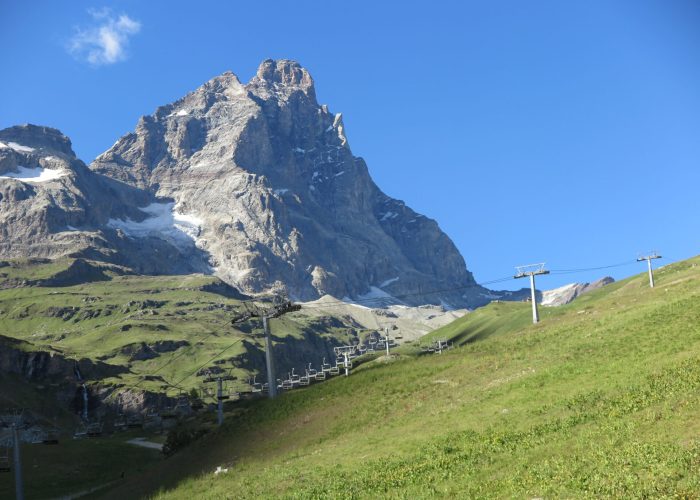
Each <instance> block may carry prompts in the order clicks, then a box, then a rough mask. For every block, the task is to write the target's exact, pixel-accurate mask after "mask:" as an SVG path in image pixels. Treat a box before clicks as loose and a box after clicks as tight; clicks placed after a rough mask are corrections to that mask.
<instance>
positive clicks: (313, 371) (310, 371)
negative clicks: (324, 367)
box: [306, 363, 316, 378]
mask: <svg viewBox="0 0 700 500" xmlns="http://www.w3.org/2000/svg"><path fill="white" fill-rule="evenodd" d="M306 375H308V377H309V378H311V377H315V376H316V368H311V363H309V369H308V370H306Z"/></svg>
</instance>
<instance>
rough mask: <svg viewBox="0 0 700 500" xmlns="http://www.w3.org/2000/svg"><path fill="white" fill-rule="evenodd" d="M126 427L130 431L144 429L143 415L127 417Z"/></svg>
mask: <svg viewBox="0 0 700 500" xmlns="http://www.w3.org/2000/svg"><path fill="white" fill-rule="evenodd" d="M126 427H127V428H128V429H139V428H142V427H143V418H142V417H141V415H129V416H128V417H126Z"/></svg>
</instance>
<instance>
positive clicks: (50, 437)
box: [41, 429, 59, 445]
mask: <svg viewBox="0 0 700 500" xmlns="http://www.w3.org/2000/svg"><path fill="white" fill-rule="evenodd" d="M58 434H59V433H58V430H57V429H50V430H48V431H46V434H45V435H44V439H43V440H42V441H41V444H46V445H54V444H58Z"/></svg>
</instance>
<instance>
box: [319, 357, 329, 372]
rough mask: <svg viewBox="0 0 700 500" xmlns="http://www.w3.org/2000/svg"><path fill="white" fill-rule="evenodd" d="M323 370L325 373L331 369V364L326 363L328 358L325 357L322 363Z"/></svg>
mask: <svg viewBox="0 0 700 500" xmlns="http://www.w3.org/2000/svg"><path fill="white" fill-rule="evenodd" d="M321 371H322V372H323V373H328V372H329V371H331V364H330V363H326V358H323V363H321Z"/></svg>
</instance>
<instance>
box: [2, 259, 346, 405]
mask: <svg viewBox="0 0 700 500" xmlns="http://www.w3.org/2000/svg"><path fill="white" fill-rule="evenodd" d="M74 262H75V261H74V260H72V259H63V260H60V261H50V262H46V263H38V264H37V263H30V262H12V263H11V265H7V266H4V267H0V334H2V335H6V336H9V337H13V338H17V339H21V340H23V341H26V342H28V344H26V345H25V346H24V347H23V348H28V349H43V350H49V349H50V350H53V351H56V352H59V353H61V354H62V355H63V356H65V357H67V358H71V359H81V358H89V359H92V360H99V361H102V362H104V363H107V364H109V365H115V366H122V367H128V372H127V373H123V374H121V375H119V376H113V377H105V378H103V379H102V382H103V383H107V384H110V383H114V384H120V385H124V386H126V387H129V386H135V385H137V384H138V387H139V388H141V389H146V390H151V391H154V392H162V391H164V390H167V391H168V392H169V393H170V394H171V395H173V394H177V392H178V390H177V389H175V388H167V387H166V388H165V389H164V382H163V381H162V380H144V378H143V376H145V375H150V374H153V373H157V374H158V376H160V377H162V378H163V379H164V380H165V381H166V382H169V383H173V382H176V381H178V380H181V379H183V378H184V377H186V376H187V375H189V374H192V373H193V372H195V371H196V370H197V368H198V367H200V366H202V365H203V364H206V363H207V361H208V360H210V359H212V358H214V357H215V356H216V355H217V354H218V353H221V352H222V351H224V352H223V354H221V355H220V356H219V357H218V359H220V360H231V359H232V358H234V357H236V356H239V355H241V354H245V353H246V350H245V347H244V344H243V343H242V342H239V343H236V344H235V345H232V344H233V343H234V342H235V341H236V340H243V339H245V340H247V342H249V343H250V344H252V345H255V346H258V347H261V346H262V343H261V339H260V338H258V336H257V335H251V334H252V333H260V330H261V325H259V324H257V323H255V322H251V323H249V324H248V325H247V326H248V327H249V328H248V329H247V330H246V331H241V330H239V329H237V328H234V327H233V326H232V325H231V323H230V322H231V318H232V317H233V316H234V315H235V313H236V312H237V311H241V310H243V307H242V305H241V301H240V300H238V299H236V298H231V297H228V296H225V295H222V294H221V293H219V292H220V291H221V290H222V289H225V285H223V284H222V282H221V281H220V280H219V279H218V278H215V277H213V276H204V275H183V276H136V275H120V273H118V272H114V271H113V270H110V269H109V268H107V269H106V270H104V271H100V272H99V273H97V274H104V278H101V280H98V281H89V282H86V283H78V284H74V285H72V286H55V285H52V283H51V281H50V280H51V279H53V278H54V277H55V276H61V275H62V274H65V272H66V270H67V269H69V268H70V267H71V266H72V265H73V264H74ZM115 269H116V268H115ZM116 271H119V270H118V269H116ZM47 280H48V281H47ZM47 283H48V284H47ZM258 323H259V322H258ZM311 323H312V320H311V319H310V318H307V317H305V316H304V315H303V314H294V315H289V316H288V317H286V318H284V319H282V320H278V321H276V322H275V325H274V331H273V334H274V335H275V336H276V337H279V338H280V341H281V342H285V341H286V340H289V339H299V338H301V336H302V335H303V333H304V332H308V331H315V330H314V329H313V325H311ZM322 333H323V334H325V335H331V336H336V337H339V338H345V337H346V333H347V332H346V329H345V328H332V327H324V332H322ZM168 341H173V342H185V343H186V344H181V345H180V347H179V348H177V349H176V350H168V351H167V352H160V353H158V354H156V355H155V357H152V359H142V358H141V357H140V356H139V354H138V353H139V349H141V344H142V343H146V344H149V345H154V344H157V343H160V344H163V343H165V342H168ZM150 356H153V354H152V353H151V354H150ZM310 361H319V360H310ZM222 366H223V367H225V368H233V364H232V363H231V362H230V361H229V362H227V363H225V364H224V365H222ZM247 368H248V369H246V368H243V367H241V366H238V367H236V368H233V372H232V373H233V374H234V375H236V376H239V377H240V379H241V380H244V379H246V378H247V376H248V374H249V368H250V367H247ZM199 384H200V381H199V380H198V378H197V377H189V378H187V379H185V380H184V381H183V383H182V384H181V385H182V387H183V388H184V389H185V390H189V389H191V388H193V387H195V388H196V387H199ZM241 387H243V386H242V385H241Z"/></svg>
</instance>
